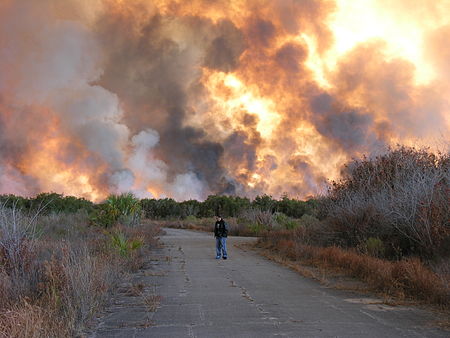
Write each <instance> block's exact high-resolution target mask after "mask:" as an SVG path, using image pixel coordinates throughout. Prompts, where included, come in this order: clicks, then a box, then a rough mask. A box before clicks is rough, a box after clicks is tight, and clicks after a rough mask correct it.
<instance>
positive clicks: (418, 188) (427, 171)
mask: <svg viewBox="0 0 450 338" xmlns="http://www.w3.org/2000/svg"><path fill="white" fill-rule="evenodd" d="M449 183H450V156H449V154H433V153H431V152H429V151H427V150H426V149H425V150H424V149H415V148H407V147H397V148H394V149H390V150H389V151H388V152H387V153H386V154H384V155H381V156H378V157H375V158H363V159H361V160H354V161H352V162H350V163H349V164H348V165H347V166H346V167H345V170H344V173H343V177H342V179H341V180H339V181H337V182H331V184H330V186H329V190H328V192H327V194H326V195H325V196H323V197H322V198H320V199H319V200H316V201H314V205H315V206H316V209H315V212H312V213H310V214H304V215H302V217H301V218H300V220H299V223H300V224H299V226H292V227H290V226H286V227H285V228H286V229H290V230H282V229H281V228H279V230H277V229H273V231H265V232H262V233H261V234H260V235H261V237H260V239H259V244H258V245H259V246H262V247H265V248H269V249H270V250H272V251H277V252H279V253H281V254H282V255H284V256H285V257H287V258H289V259H293V260H298V261H302V262H304V263H307V264H312V265H314V266H320V267H328V268H330V267H331V268H333V269H338V270H340V271H343V272H345V273H347V274H349V275H352V276H355V277H358V278H361V279H363V280H365V281H366V282H368V284H369V285H371V286H372V287H374V288H375V289H377V290H379V291H382V292H387V293H388V294H396V295H403V296H407V297H412V298H415V299H420V300H423V301H427V302H431V303H434V304H440V305H443V306H445V307H447V308H448V307H450V286H449V285H450V203H449V202H450V195H449V191H450V186H449ZM271 222H272V221H271V220H267V221H265V223H266V224H267V227H271ZM272 228H273V227H272Z"/></svg>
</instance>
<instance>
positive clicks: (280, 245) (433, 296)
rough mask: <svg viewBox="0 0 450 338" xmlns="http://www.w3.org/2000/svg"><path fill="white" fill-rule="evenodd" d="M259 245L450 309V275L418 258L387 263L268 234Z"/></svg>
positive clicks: (404, 296) (384, 290)
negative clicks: (434, 269)
mask: <svg viewBox="0 0 450 338" xmlns="http://www.w3.org/2000/svg"><path fill="white" fill-rule="evenodd" d="M257 246H259V247H264V248H266V249H270V250H273V251H276V252H277V253H278V254H280V255H281V256H282V257H285V258H287V259H290V260H292V261H300V262H302V263H304V264H307V265H311V266H315V267H320V268H327V269H330V270H334V271H338V272H340V273H345V274H347V275H349V276H352V277H356V278H358V279H361V280H363V281H364V282H366V283H367V284H368V285H369V286H370V287H371V288H372V289H373V290H376V291H379V292H382V293H384V294H386V295H388V296H395V297H397V298H400V299H412V300H418V301H421V302H425V303H429V304H434V305H438V306H440V307H442V308H444V309H450V292H449V282H450V275H449V274H447V275H446V274H438V273H436V272H435V271H433V270H431V269H430V268H429V267H427V266H426V265H425V264H424V263H422V262H421V261H420V260H419V259H417V258H409V259H404V260H401V261H387V260H383V259H379V258H375V257H371V256H368V255H364V254H361V253H358V252H356V251H353V250H345V249H341V248H338V247H325V248H324V247H316V246H310V245H303V244H300V243H298V242H296V241H294V240H292V239H286V238H280V237H279V236H277V234H276V233H272V234H266V235H265V236H264V237H263V238H261V239H260V240H259V241H258V244H257Z"/></svg>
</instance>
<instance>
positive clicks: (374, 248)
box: [365, 237, 384, 257]
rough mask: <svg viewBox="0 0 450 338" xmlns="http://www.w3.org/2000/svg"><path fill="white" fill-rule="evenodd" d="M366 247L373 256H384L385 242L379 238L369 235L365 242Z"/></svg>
mask: <svg viewBox="0 0 450 338" xmlns="http://www.w3.org/2000/svg"><path fill="white" fill-rule="evenodd" d="M365 249H366V251H367V253H368V254H369V255H371V256H373V257H383V256H384V243H383V241H382V240H381V239H379V238H375V237H369V238H368V239H367V240H366V242H365Z"/></svg>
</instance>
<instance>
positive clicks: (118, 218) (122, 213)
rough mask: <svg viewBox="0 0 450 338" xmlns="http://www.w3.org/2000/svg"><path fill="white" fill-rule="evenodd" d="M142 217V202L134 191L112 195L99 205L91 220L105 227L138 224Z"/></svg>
mask: <svg viewBox="0 0 450 338" xmlns="http://www.w3.org/2000/svg"><path fill="white" fill-rule="evenodd" d="M140 219H141V204H140V202H139V199H137V198H136V197H134V195H133V194H132V193H123V194H121V195H110V196H109V197H108V198H107V199H106V201H105V202H104V203H102V204H100V205H99V206H98V207H97V210H96V211H95V212H94V214H93V215H92V216H91V221H92V222H93V223H94V224H96V225H101V226H104V227H109V226H112V225H114V224H116V223H121V224H123V225H127V226H136V225H138V224H139V222H140Z"/></svg>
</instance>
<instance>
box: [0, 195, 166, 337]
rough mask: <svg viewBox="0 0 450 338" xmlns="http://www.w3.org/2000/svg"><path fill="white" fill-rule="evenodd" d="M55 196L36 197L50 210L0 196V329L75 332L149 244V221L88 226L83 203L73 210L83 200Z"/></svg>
mask: <svg viewBox="0 0 450 338" xmlns="http://www.w3.org/2000/svg"><path fill="white" fill-rule="evenodd" d="M49 195H52V194H48V195H44V196H45V197H46V198H47V197H49ZM41 197H42V196H41ZM53 197H55V196H52V198H53ZM56 198H57V199H56V200H57V201H62V202H65V203H67V204H68V205H58V203H56V204H53V205H52V204H47V202H43V203H40V202H39V203H40V205H41V206H42V205H47V206H46V207H49V206H50V205H51V206H50V208H51V210H52V212H51V213H50V212H49V211H48V210H45V209H44V210H39V211H40V213H38V212H36V210H35V205H32V203H30V204H27V203H28V202H29V201H30V200H32V202H33V203H34V202H35V201H36V200H37V198H36V199H20V198H17V199H16V201H17V202H14V203H12V202H11V201H12V199H11V197H10V196H9V197H8V198H5V199H4V200H3V203H1V204H0V332H1V334H0V336H4V337H69V336H70V337H71V336H82V335H83V330H84V328H85V324H86V322H87V321H88V320H89V319H90V318H91V317H92V315H93V314H94V313H95V312H96V311H97V310H98V309H99V308H101V306H102V304H103V303H104V302H105V299H106V295H107V294H108V290H110V289H111V288H112V287H114V286H115V284H116V283H117V281H118V280H120V277H121V275H122V274H124V273H126V272H127V271H130V270H136V269H138V268H140V266H141V264H142V262H143V259H144V257H145V256H146V255H147V251H148V250H149V249H151V248H152V247H154V246H155V245H156V239H155V235H156V234H157V231H158V229H157V227H155V226H149V225H147V226H143V225H135V226H134V227H125V226H119V225H114V224H109V225H108V229H102V228H99V227H95V226H90V225H89V217H88V212H90V211H91V207H92V206H91V203H85V204H84V205H86V206H87V208H86V209H87V210H86V209H82V208H80V209H78V211H74V210H75V209H76V208H72V207H73V206H74V205H77V203H79V202H81V203H84V202H83V201H77V199H75V198H62V197H61V196H60V195H58V196H56ZM21 203H23V204H21ZM18 205H20V206H21V208H20V207H19V206H18ZM119 205H120V206H122V205H121V204H120V203H119ZM114 206H117V205H116V204H114ZM119 209H120V208H119ZM61 210H64V212H61ZM113 210H114V209H113ZM120 210H121V215H122V214H125V215H127V213H122V212H123V209H120ZM58 211H59V212H58Z"/></svg>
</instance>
